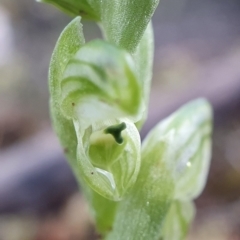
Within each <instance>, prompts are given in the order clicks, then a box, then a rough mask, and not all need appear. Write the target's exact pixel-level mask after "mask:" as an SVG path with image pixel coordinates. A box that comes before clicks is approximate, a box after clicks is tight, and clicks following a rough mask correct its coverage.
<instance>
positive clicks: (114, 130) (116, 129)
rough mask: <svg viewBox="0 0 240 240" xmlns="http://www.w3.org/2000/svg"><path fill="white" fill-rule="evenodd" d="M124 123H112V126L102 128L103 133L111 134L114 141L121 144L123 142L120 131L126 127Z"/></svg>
mask: <svg viewBox="0 0 240 240" xmlns="http://www.w3.org/2000/svg"><path fill="white" fill-rule="evenodd" d="M126 127H127V126H126V123H124V122H122V123H120V124H117V125H113V126H110V127H108V128H106V129H105V130H104V133H106V134H112V136H113V137H114V139H115V141H116V142H117V143H118V144H121V143H123V137H122V134H121V132H122V131H123V130H124V129H126Z"/></svg>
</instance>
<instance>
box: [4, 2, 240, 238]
mask: <svg viewBox="0 0 240 240" xmlns="http://www.w3.org/2000/svg"><path fill="white" fill-rule="evenodd" d="M70 20H71V19H70V18H69V17H67V16H66V15H64V14H63V13H61V12H60V11H58V10H56V9H54V8H53V7H51V6H48V5H45V4H39V3H37V2H35V1H34V0H21V1H19V0H11V1H9V0H0V240H91V239H97V238H98V236H97V234H96V233H95V231H94V226H93V223H92V220H91V219H90V217H89V213H88V209H87V206H86V203H85V202H84V199H83V197H82V195H81V191H80V192H79V190H78V188H77V184H76V182H75V180H74V177H73V175H72V173H71V170H70V169H69V167H68V165H67V162H66V160H65V159H64V156H63V153H62V150H61V148H60V146H59V144H58V140H57V139H56V137H55V135H54V133H53V132H52V128H51V124H50V120H49V109H48V98H49V97H48V83H47V74H48V64H49V60H50V57H51V53H52V50H53V48H54V45H55V43H56V40H57V38H58V36H59V34H60V32H61V31H62V29H63V28H64V27H65V25H66V24H67V23H68V22H69V21H70ZM153 25H154V30H155V62H154V77H153V84H152V92H151V100H150V108H149V118H148V121H147V122H146V124H145V126H144V128H143V130H142V133H141V134H142V137H143V138H144V136H145V135H146V134H147V132H148V131H149V130H150V129H151V128H152V127H153V126H154V125H155V124H156V123H157V122H158V121H160V120H161V119H163V118H164V117H166V116H167V115H168V114H170V113H172V112H173V111H174V110H176V109H177V108H178V107H179V106H180V105H182V104H184V103H186V102H187V101H189V100H191V99H194V98H197V97H200V96H204V97H207V98H208V99H209V101H210V102H211V103H212V104H213V107H214V114H215V120H214V121H215V123H214V128H215V129H214V136H213V159H212V163H211V168H210V174H209V178H208V182H207V186H206V188H205V190H204V192H203V194H202V195H201V196H200V197H199V198H198V199H197V201H196V206H197V209H198V212H197V216H196V218H195V222H194V223H193V226H192V228H191V232H190V234H189V240H203V239H204V240H213V239H215V240H240V1H239V0H201V1H199V0H161V3H160V5H159V7H158V9H157V11H156V14H155V15H154V17H153ZM84 32H85V35H86V39H87V40H91V39H92V38H96V37H100V31H99V30H98V28H97V27H96V26H95V25H94V24H93V23H91V22H84Z"/></svg>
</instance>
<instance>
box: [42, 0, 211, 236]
mask: <svg viewBox="0 0 240 240" xmlns="http://www.w3.org/2000/svg"><path fill="white" fill-rule="evenodd" d="M41 2H47V3H51V4H53V5H55V6H57V7H58V8H60V9H61V10H63V11H64V12H66V13H68V14H70V15H72V16H75V18H74V19H73V20H72V22H70V23H69V24H68V26H67V27H66V28H65V29H64V30H63V32H62V34H61V36H60V37H59V40H58V42H57V44H56V47H55V49H54V52H53V55H52V59H51V63H50V70H49V88H50V109H51V116H52V122H53V127H54V129H55V131H56V133H57V135H58V137H59V139H60V142H61V144H62V147H63V149H64V152H65V154H66V157H67V159H68V160H69V163H70V165H71V167H72V170H73V172H74V174H75V176H76V179H77V180H78V182H79V185H80V186H81V189H82V190H83V192H84V194H85V197H86V199H87V201H88V203H89V206H90V209H91V213H92V216H93V218H94V219H95V223H96V229H97V231H98V232H99V233H100V234H101V236H102V238H104V239H106V240H160V239H161V240H175V239H176V240H181V239H185V238H186V234H187V232H188V229H189V226H190V223H191V221H192V220H193V217H194V214H195V209H194V204H193V200H194V199H195V198H196V197H197V196H199V194H200V193H201V192H202V190H203V188H204V186H205V182H206V178H207V174H208V169H209V162H210V155H211V132H212V110H211V106H210V105H209V103H208V102H207V101H206V100H204V99H197V100H194V101H192V102H190V103H188V104H186V105H185V106H183V107H181V108H180V109H179V110H177V111H176V112H175V113H173V114H172V115H171V116H169V117H168V118H166V119H164V120H163V121H161V122H160V123H159V124H158V125H157V126H156V127H154V128H153V129H152V130H151V131H150V133H149V134H148V136H147V137H146V139H145V140H144V141H143V143H141V139H140V135H139V131H140V129H141V126H142V125H143V123H144V121H145V120H146V116H147V105H148V98H149V90H150V83H151V78H152V64H153V49H154V47H153V30H152V25H151V18H152V15H153V13H154V11H155V9H156V7H157V5H158V3H159V0H41ZM82 18H84V19H89V20H92V21H95V22H96V23H97V24H98V25H99V27H100V29H101V30H102V33H103V36H104V39H103V40H100V39H98V40H93V41H90V42H87V43H86V42H85V40H84V35H83V30H82V24H81V19H82Z"/></svg>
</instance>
